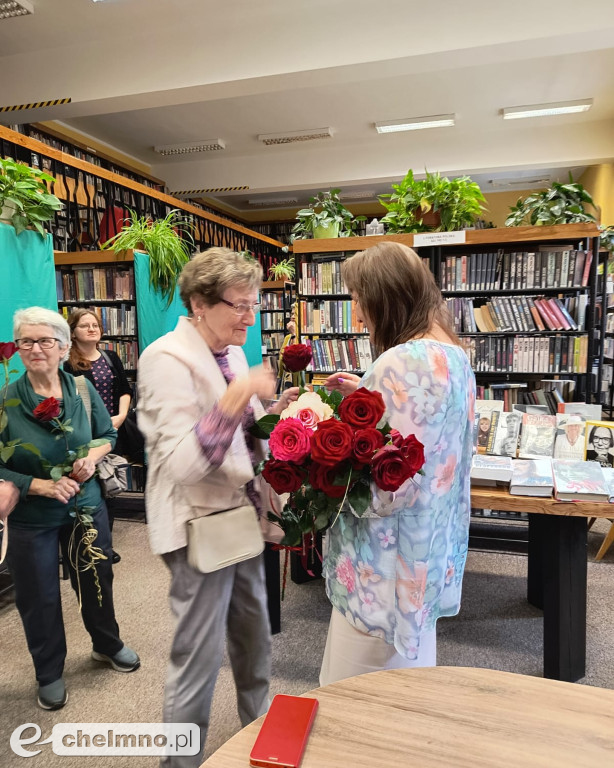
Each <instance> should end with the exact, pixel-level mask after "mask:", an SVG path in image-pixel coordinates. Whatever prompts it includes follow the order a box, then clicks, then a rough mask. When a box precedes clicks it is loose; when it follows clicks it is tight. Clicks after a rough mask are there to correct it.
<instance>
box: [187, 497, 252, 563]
mask: <svg viewBox="0 0 614 768" xmlns="http://www.w3.org/2000/svg"><path fill="white" fill-rule="evenodd" d="M187 525H188V563H189V564H190V565H191V566H192V568H194V569H195V570H197V571H200V572H201V573H212V572H213V571H218V570H219V569H220V568H226V567H227V566H229V565H234V564H235V563H240V562H241V561H242V560H249V558H251V557H256V556H257V555H259V554H260V553H261V552H262V550H263V549H264V539H263V538H262V532H261V530H260V524H259V523H258V516H257V514H256V510H255V509H254V508H253V507H252V506H251V504H246V505H244V506H242V507H234V508H233V509H226V510H224V511H223V512H214V513H213V514H211V515H205V516H204V517H195V518H193V519H192V520H188V523H187Z"/></svg>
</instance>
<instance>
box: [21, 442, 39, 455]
mask: <svg viewBox="0 0 614 768" xmlns="http://www.w3.org/2000/svg"><path fill="white" fill-rule="evenodd" d="M19 447H20V448H23V449H24V450H26V451H30V453H33V454H34V455H35V456H40V455H41V452H40V450H39V449H38V448H37V447H36V446H35V445H34V443H20V445H19Z"/></svg>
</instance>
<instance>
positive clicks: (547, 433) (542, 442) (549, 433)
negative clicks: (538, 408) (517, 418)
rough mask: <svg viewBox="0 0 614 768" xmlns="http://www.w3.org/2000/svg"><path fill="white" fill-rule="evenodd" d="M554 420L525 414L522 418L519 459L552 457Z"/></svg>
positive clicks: (548, 416)
mask: <svg viewBox="0 0 614 768" xmlns="http://www.w3.org/2000/svg"><path fill="white" fill-rule="evenodd" d="M555 432H556V419H555V417H554V416H551V415H545V414H536V413H535V414H534V413H525V414H524V415H523V417H522V429H521V432H520V447H519V451H518V456H519V457H520V458H521V459H539V458H542V457H543V456H552V452H553V449H554V435H555Z"/></svg>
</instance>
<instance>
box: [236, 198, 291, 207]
mask: <svg viewBox="0 0 614 768" xmlns="http://www.w3.org/2000/svg"><path fill="white" fill-rule="evenodd" d="M247 202H248V205H254V206H263V207H265V206H267V207H268V206H271V207H272V206H274V205H277V206H279V205H296V204H297V203H298V198H296V197H283V198H276V199H272V198H271V199H268V200H267V199H265V200H262V199H260V198H255V199H254V200H248V201H247Z"/></svg>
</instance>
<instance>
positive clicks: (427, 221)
mask: <svg viewBox="0 0 614 768" xmlns="http://www.w3.org/2000/svg"><path fill="white" fill-rule="evenodd" d="M414 216H415V218H416V219H417V220H418V221H420V219H422V225H423V226H424V227H428V229H437V228H438V227H440V226H441V213H440V212H439V211H434V210H433V209H432V208H431V210H430V211H426V213H423V212H422V208H420V207H418V208H416V210H415V211H414Z"/></svg>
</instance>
